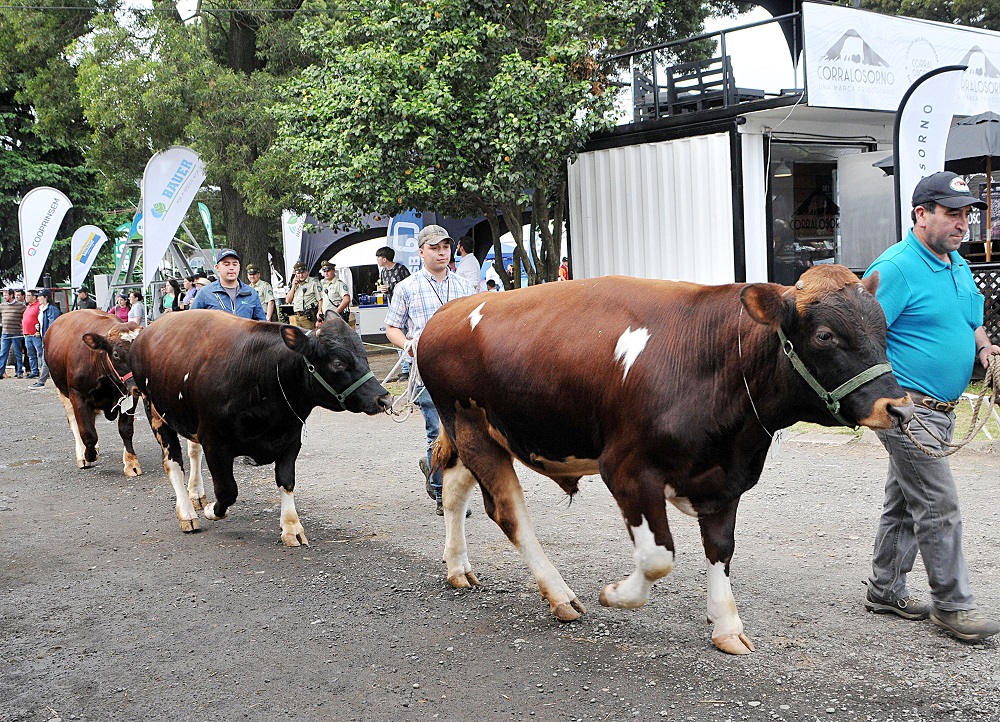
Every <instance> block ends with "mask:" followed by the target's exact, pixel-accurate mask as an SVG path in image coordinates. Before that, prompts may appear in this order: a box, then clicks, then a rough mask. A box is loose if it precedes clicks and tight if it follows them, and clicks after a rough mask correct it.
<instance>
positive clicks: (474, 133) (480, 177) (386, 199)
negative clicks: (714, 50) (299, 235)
mask: <svg viewBox="0 0 1000 722" xmlns="http://www.w3.org/2000/svg"><path fill="white" fill-rule="evenodd" d="M695 9H697V11H695ZM705 14H706V13H705V10H704V8H703V7H702V5H701V4H700V3H690V4H687V3H681V4H679V5H676V6H675V5H668V4H666V3H627V2H622V3H603V2H595V1H594V0H566V1H564V2H557V1H553V0H531V1H526V2H525V1H521V2H511V3H504V2H494V1H492V0H361V1H360V2H357V3H355V4H354V5H352V6H351V8H350V9H349V10H347V11H345V13H344V15H342V16H339V17H337V18H335V19H332V20H331V21H317V22H315V23H312V24H310V25H309V26H307V27H306V32H305V36H304V41H303V47H304V49H305V51H306V52H307V53H311V54H314V55H316V56H317V57H319V58H320V61H321V62H319V63H317V64H316V65H314V66H312V67H310V68H308V69H307V70H306V71H305V72H304V73H303V74H302V75H300V76H298V77H297V78H295V79H294V80H292V81H291V82H289V83H288V84H287V86H286V88H287V93H286V96H287V100H286V101H285V102H284V103H281V104H279V105H277V106H276V108H275V117H277V118H278V120H279V122H280V125H279V135H280V140H279V143H278V144H277V145H276V147H275V153H276V155H281V156H282V157H283V159H284V162H285V163H286V164H287V165H288V167H290V168H291V169H292V170H293V171H294V172H295V173H296V175H297V176H298V177H300V178H301V179H302V182H303V183H304V185H305V187H306V189H307V192H308V193H309V194H310V204H311V207H312V209H313V210H314V212H315V213H316V214H317V215H318V216H319V217H322V218H324V219H326V220H328V221H331V222H333V223H337V224H343V225H353V224H357V223H360V219H361V218H362V217H363V215H364V214H365V213H368V212H375V213H380V214H394V213H398V212H400V211H403V210H405V209H407V208H416V209H420V210H434V211H437V212H439V213H442V214H444V215H448V216H452V217H463V216H469V215H482V216H485V217H486V218H487V219H488V220H489V221H490V224H491V226H492V227H493V230H494V244H495V249H496V251H497V253H496V255H497V257H498V258H500V257H501V255H502V254H501V253H500V251H499V235H500V226H499V220H498V218H499V217H498V212H502V214H503V216H504V217H505V218H508V219H514V220H512V222H511V223H509V224H508V226H509V229H510V231H511V232H512V234H513V235H514V238H515V241H519V240H520V235H521V223H520V218H521V214H522V211H523V209H524V208H526V207H527V206H528V205H529V204H530V205H531V207H532V210H533V212H534V217H535V220H536V227H537V228H538V229H539V231H540V232H541V234H542V237H543V240H544V244H543V249H542V253H541V255H540V256H539V257H535V258H532V259H531V262H530V264H529V263H528V257H527V252H526V251H524V250H523V247H522V245H521V244H520V243H518V244H517V248H518V249H520V252H521V255H522V259H521V260H522V261H523V262H525V264H526V266H527V267H528V271H529V277H530V278H531V280H532V282H534V281H535V280H552V279H554V278H555V276H556V273H557V268H558V264H559V259H558V250H559V242H560V239H559V233H560V231H561V227H562V223H561V221H562V219H563V213H564V209H565V197H566V190H565V186H566V184H565V168H566V161H567V160H568V159H572V158H573V156H574V155H575V153H576V152H577V151H578V150H579V149H580V148H581V147H582V145H583V143H584V142H585V141H586V139H587V138H588V137H589V136H590V134H591V133H593V132H594V131H596V130H599V129H602V128H605V127H607V126H608V125H609V124H610V123H611V122H612V119H611V114H610V111H611V109H612V104H613V98H612V94H611V93H607V92H606V90H607V89H608V79H607V77H606V76H605V75H604V73H603V72H602V68H601V63H600V59H601V57H602V56H604V55H607V54H608V53H611V52H613V51H615V50H618V49H621V48H622V47H624V46H629V45H634V44H636V43H637V42H638V41H639V40H640V39H644V38H646V37H650V39H652V36H648V33H653V35H654V36H655V34H656V33H658V32H669V33H681V34H691V33H694V32H697V31H698V30H700V29H701V27H702V22H703V18H704V16H705ZM651 18H656V19H658V22H652V21H651ZM657 28H659V30H657ZM528 245H529V248H530V250H531V252H534V244H533V243H532V244H528ZM497 270H498V273H500V275H501V277H502V278H503V277H505V275H506V274H505V271H504V270H503V269H502V268H498V269H497ZM536 275H537V278H536ZM505 280H506V279H505Z"/></svg>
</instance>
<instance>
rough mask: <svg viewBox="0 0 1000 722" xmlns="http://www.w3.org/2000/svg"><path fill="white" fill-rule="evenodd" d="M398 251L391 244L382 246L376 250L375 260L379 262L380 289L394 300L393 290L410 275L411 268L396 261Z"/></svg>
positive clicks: (389, 298) (389, 299)
mask: <svg viewBox="0 0 1000 722" xmlns="http://www.w3.org/2000/svg"><path fill="white" fill-rule="evenodd" d="M395 258H396V252H395V251H394V250H392V249H391V248H390V247H389V246H382V247H381V248H380V249H378V250H377V251H375V262H376V263H377V264H378V268H379V271H378V290H379V291H381V292H382V293H384V294H386V295H387V296H388V299H387V300H388V301H391V300H392V292H393V291H394V290H395V289H396V284H397V283H399V282H400V281H402V280H403V279H404V278H406V277H407V276H409V275H410V269H409V268H407V267H406V266H404V265H403V264H401V263H396V262H395V260H393V259H395Z"/></svg>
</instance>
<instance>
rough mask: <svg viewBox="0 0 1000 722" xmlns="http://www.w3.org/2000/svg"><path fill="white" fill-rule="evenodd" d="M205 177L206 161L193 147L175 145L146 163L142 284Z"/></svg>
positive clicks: (153, 272)
mask: <svg viewBox="0 0 1000 722" xmlns="http://www.w3.org/2000/svg"><path fill="white" fill-rule="evenodd" d="M204 180H205V164H204V163H202V161H201V158H199V157H198V154H197V153H195V152H194V151H193V150H191V149H190V148H186V147H184V146H182V145H175V146H172V147H170V148H167V149H166V150H161V151H160V152H159V153H157V154H156V155H154V156H153V157H152V158H150V159H149V162H148V163H146V170H145V171H144V172H143V174H142V285H143V287H147V288H148V287H149V284H150V283H152V281H153V277H154V276H155V275H156V270H157V267H158V266H159V265H160V261H161V260H162V259H163V256H164V254H165V253H166V252H167V249H168V248H169V247H170V242H171V241H172V240H173V239H174V234H175V233H176V232H177V228H178V227H179V226H180V224H181V221H183V220H184V215H185V214H186V213H187V211H188V208H190V207H191V203H192V202H193V201H194V196H195V194H196V193H197V192H198V189H199V188H201V184H202V182H204Z"/></svg>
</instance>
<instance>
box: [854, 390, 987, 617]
mask: <svg viewBox="0 0 1000 722" xmlns="http://www.w3.org/2000/svg"><path fill="white" fill-rule="evenodd" d="M913 413H914V414H917V415H919V416H920V420H921V421H923V422H924V424H926V425H927V426H928V427H930V428H931V429H932V430H933V431H934V433H935V434H936V435H937V436H938V437H939V438H942V439H945V440H947V441H950V440H951V437H952V434H954V432H955V414H953V413H944V412H941V411H933V410H931V409H926V408H924V407H922V406H916V407H914V410H913ZM910 431H911V433H912V434H913V436H914V437H916V438H917V439H918V440H919V441H920V443H921V444H923V445H924V446H926V447H927V448H929V449H934V450H936V451H940V450H942V448H941V444H940V443H938V442H937V441H934V439H932V438H931V437H930V435H929V434H928V433H927V432H926V431H924V429H923V428H921V427H920V425H919V424H917V423H912V424H910ZM876 434H877V435H878V438H879V440H880V441H881V442H882V445H883V446H885V448H886V451H888V452H889V474H888V476H887V477H886V481H885V502H884V504H883V507H882V518H881V519H880V520H879V525H878V531H877V532H876V534H875V549H874V553H873V555H872V573H871V577H869V580H868V586H869V588H870V589H871V590H872V592H873V593H874V594H875V595H877V596H879V597H881V598H882V599H889V600H891V599H899V598H906V597H907V596H909V593H910V592H909V589H908V588H907V584H906V575H907V574H908V573H909V572H910V571H911V570H912V569H913V562H914V560H915V559H916V557H917V551H918V550H919V551H920V556H921V557H922V558H923V560H924V567H925V568H926V570H927V579H928V582H929V583H930V588H931V601H933V603H934V606H935V607H937V608H938V609H940V610H941V611H944V612H953V611H956V610H959V609H975V608H976V598H975V595H973V593H972V584H971V582H970V581H969V567H968V565H967V564H966V561H965V553H964V552H963V551H962V513H961V510H960V509H959V507H958V488H957V487H956V485H955V479H954V478H953V477H952V474H951V465H950V464H949V463H948V460H947V459H938V458H933V457H930V456H927V455H926V454H924V453H923V452H922V451H920V450H919V449H917V448H916V447H915V446H914V445H913V442H911V441H910V440H909V439H908V438H907V437H906V436H905V435H904V434H903V433H902V432H901V431H899V429H898V428H895V427H894V428H892V429H884V430H880V431H877V432H876Z"/></svg>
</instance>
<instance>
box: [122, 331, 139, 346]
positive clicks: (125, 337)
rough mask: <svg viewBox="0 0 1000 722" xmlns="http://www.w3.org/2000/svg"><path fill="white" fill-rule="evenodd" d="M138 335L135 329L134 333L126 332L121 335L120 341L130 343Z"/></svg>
mask: <svg viewBox="0 0 1000 722" xmlns="http://www.w3.org/2000/svg"><path fill="white" fill-rule="evenodd" d="M138 335H139V329H136V330H135V331H126V332H125V333H123V334H122V335H121V340H122V341H128V342H129V343H131V342H132V341H135V339H136V337H137V336H138Z"/></svg>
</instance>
